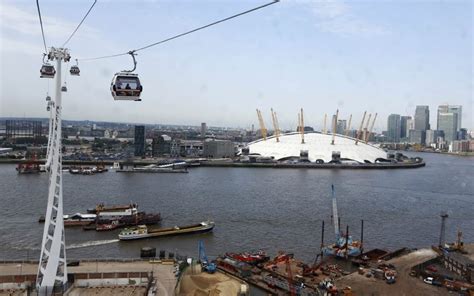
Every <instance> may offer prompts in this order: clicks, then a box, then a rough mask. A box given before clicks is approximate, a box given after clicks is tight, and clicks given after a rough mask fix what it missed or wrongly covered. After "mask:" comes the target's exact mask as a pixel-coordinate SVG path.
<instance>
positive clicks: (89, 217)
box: [63, 213, 96, 226]
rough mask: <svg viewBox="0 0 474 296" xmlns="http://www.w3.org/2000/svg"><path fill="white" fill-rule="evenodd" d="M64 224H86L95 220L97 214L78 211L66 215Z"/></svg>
mask: <svg viewBox="0 0 474 296" xmlns="http://www.w3.org/2000/svg"><path fill="white" fill-rule="evenodd" d="M63 217H64V226H84V225H89V224H92V223H94V222H95V219H96V215H95V214H81V213H76V214H72V215H64V216H63Z"/></svg>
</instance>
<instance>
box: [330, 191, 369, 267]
mask: <svg viewBox="0 0 474 296" xmlns="http://www.w3.org/2000/svg"><path fill="white" fill-rule="evenodd" d="M331 193H332V217H333V224H334V234H335V237H336V242H335V243H334V244H332V245H329V246H326V247H324V248H323V254H324V255H331V256H337V257H343V258H347V257H348V256H350V257H353V256H358V255H360V253H361V243H360V242H359V241H354V240H352V236H350V235H349V226H347V227H346V233H345V234H344V233H342V232H341V230H340V227H339V215H338V212H337V200H336V195H335V193H334V185H331Z"/></svg>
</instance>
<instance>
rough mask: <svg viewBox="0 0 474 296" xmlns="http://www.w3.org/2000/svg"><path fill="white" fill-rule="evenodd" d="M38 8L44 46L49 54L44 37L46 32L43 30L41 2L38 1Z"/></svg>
mask: <svg viewBox="0 0 474 296" xmlns="http://www.w3.org/2000/svg"><path fill="white" fill-rule="evenodd" d="M36 7H37V8H38V16H39V21H40V26H41V35H43V44H44V52H45V53H47V52H48V47H47V46H46V38H45V37H44V30H43V20H42V18H41V10H40V6H39V0H36Z"/></svg>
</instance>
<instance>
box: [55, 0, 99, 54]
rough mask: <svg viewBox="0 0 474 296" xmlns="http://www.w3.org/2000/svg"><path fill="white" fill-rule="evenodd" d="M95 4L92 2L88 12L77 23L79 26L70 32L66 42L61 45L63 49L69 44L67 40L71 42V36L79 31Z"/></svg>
mask: <svg viewBox="0 0 474 296" xmlns="http://www.w3.org/2000/svg"><path fill="white" fill-rule="evenodd" d="M96 3H97V0H94V3H92V6H91V7H90V8H89V10H88V11H87V13H86V15H85V16H84V17H83V18H82V20H81V22H80V23H79V25H77V27H76V29H75V30H74V32H72V34H71V36H69V38H68V39H67V40H66V42H64V44H63V47H64V46H66V44H67V43H68V42H69V40H71V38H72V36H74V34H76V32H77V30H78V29H79V27H80V26H81V25H82V23H83V22H84V20H85V19H86V18H87V16H88V15H89V13H90V12H91V10H92V8H94V5H95V4H96Z"/></svg>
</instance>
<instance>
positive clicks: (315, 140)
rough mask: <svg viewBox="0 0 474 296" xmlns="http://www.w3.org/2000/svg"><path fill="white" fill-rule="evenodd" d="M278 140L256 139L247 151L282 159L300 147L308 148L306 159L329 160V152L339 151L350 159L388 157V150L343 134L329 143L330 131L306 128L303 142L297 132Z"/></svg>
mask: <svg viewBox="0 0 474 296" xmlns="http://www.w3.org/2000/svg"><path fill="white" fill-rule="evenodd" d="M279 139H280V142H277V141H276V138H275V137H274V136H272V137H268V138H267V140H263V139H260V140H257V141H254V142H251V143H249V144H248V145H247V148H248V149H249V153H250V154H258V155H261V156H266V157H274V158H275V159H276V160H281V159H285V158H291V157H300V152H301V151H302V150H306V151H308V159H309V160H310V161H312V162H314V161H316V160H317V159H322V160H324V162H329V161H331V160H332V153H333V152H339V153H340V155H341V159H351V160H355V161H358V162H361V163H363V162H364V161H365V160H368V161H370V162H375V160H376V159H377V158H387V153H386V152H385V151H384V150H382V149H380V148H378V147H375V146H373V145H370V144H366V143H364V142H361V141H359V142H358V143H357V145H356V144H355V143H356V139H354V138H350V137H346V136H343V135H336V136H335V140H334V145H332V144H331V141H332V134H322V133H320V132H305V135H304V140H305V143H304V144H302V143H301V134H300V133H299V132H293V133H287V134H282V135H280V138H279Z"/></svg>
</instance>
